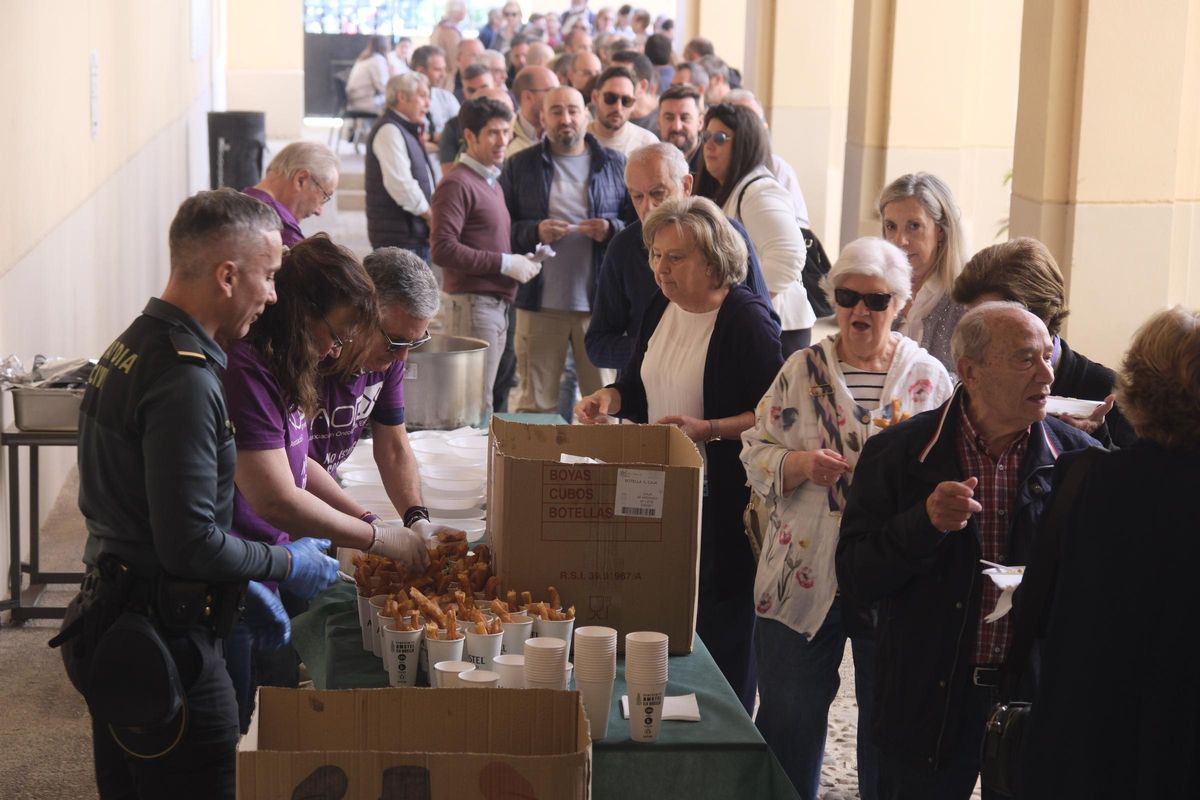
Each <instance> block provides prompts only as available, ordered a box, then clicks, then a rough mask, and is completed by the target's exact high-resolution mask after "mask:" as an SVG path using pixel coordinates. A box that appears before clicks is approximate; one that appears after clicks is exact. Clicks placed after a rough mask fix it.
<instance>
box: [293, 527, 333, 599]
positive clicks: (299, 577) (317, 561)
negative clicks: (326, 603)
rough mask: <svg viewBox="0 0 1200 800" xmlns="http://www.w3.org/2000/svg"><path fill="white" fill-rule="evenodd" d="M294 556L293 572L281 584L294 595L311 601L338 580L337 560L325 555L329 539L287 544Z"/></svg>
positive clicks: (310, 539) (304, 540) (303, 540)
mask: <svg viewBox="0 0 1200 800" xmlns="http://www.w3.org/2000/svg"><path fill="white" fill-rule="evenodd" d="M284 548H286V549H287V551H288V552H289V553H291V554H292V571H291V573H290V574H289V575H288V576H287V580H285V581H284V582H283V583H281V584H280V586H281V587H282V588H285V589H287V590H288V591H289V592H291V593H292V594H294V595H297V596H299V597H302V598H304V599H305V600H311V599H312V598H314V597H316V596H317V595H319V594H320V593H321V592H323V591H325V590H326V589H328V588H329V587H330V585H331V584H332V583H333V582H334V581H336V580H337V573H338V562H337V559H334V558H330V557H329V556H327V555H325V551H326V550H328V549H329V540H328V539H313V538H305V539H300V540H299V541H296V542H292V543H291V544H285V545H284Z"/></svg>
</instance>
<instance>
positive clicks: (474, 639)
mask: <svg viewBox="0 0 1200 800" xmlns="http://www.w3.org/2000/svg"><path fill="white" fill-rule="evenodd" d="M503 638H504V634H503V633H475V631H467V644H466V647H465V652H466V656H465V657H464V658H463V660H464V661H470V662H471V663H472V664H474V665H475V666H476V667H478V668H479V669H484V670H487V669H491V668H492V659H494V658H495V657H496V656H498V655H500V647H501V645H502V643H503V642H502V639H503Z"/></svg>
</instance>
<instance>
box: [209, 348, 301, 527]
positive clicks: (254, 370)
mask: <svg viewBox="0 0 1200 800" xmlns="http://www.w3.org/2000/svg"><path fill="white" fill-rule="evenodd" d="M228 353H229V365H228V366H227V367H226V368H225V374H224V376H223V381H224V383H225V399H226V402H227V403H228V404H229V418H230V420H232V421H233V424H234V427H235V433H234V440H235V441H236V442H237V449H238V450H278V449H280V448H283V449H284V450H285V451H286V452H287V460H288V466H290V467H291V469H292V477H293V478H294V479H295V481H296V486H297V488H300V489H303V488H304V487H305V485H306V484H307V483H308V469H307V465H308V423H307V422H306V421H305V419H304V414H303V413H301V411H300V409H299V408H297V407H296V406H295V405H294V404H293V403H292V402H291V401H289V400H287V399H286V398H285V397H284V396H283V389H282V388H281V387H280V385H279V382H278V381H277V380H275V376H274V375H272V374H271V371H270V370H269V369H268V367H267V365H266V363H265V362H264V361H263V358H262V354H261V353H259V352H258V350H257V348H255V347H254V345H252V344H249V343H248V342H244V341H237V342H233V343H232V344H231V345H230V346H229V348H228ZM232 533H233V534H234V535H235V536H239V537H241V538H243V539H252V540H254V541H259V542H267V543H268V544H287V543H288V542H289V541H291V539H290V538H289V537H288V535H287V534H286V533H284V532H283V531H281V530H279V529H278V528H276V527H274V526H273V525H271V524H270V523H268V522H267V521H266V520H264V519H263V518H262V517H260V516H258V515H257V514H255V513H254V511H253V509H251V508H250V504H249V503H248V502H247V501H246V498H245V497H243V496H242V492H241V490H237V491H235V492H234V496H233V530H232Z"/></svg>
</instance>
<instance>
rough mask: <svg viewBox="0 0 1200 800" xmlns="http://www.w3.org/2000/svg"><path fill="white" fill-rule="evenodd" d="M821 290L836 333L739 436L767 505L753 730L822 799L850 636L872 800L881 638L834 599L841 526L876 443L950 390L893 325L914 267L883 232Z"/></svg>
mask: <svg viewBox="0 0 1200 800" xmlns="http://www.w3.org/2000/svg"><path fill="white" fill-rule="evenodd" d="M824 284H825V287H826V290H827V291H828V292H829V294H830V295H831V298H830V299H831V300H832V301H833V302H834V304H835V308H836V317H837V324H838V332H837V333H836V334H833V335H831V336H829V337H827V338H826V339H824V340H822V341H820V342H818V343H817V344H815V345H813V346H811V347H808V348H805V349H803V350H800V351H798V352H796V353H794V354H793V355H792V356H791V357H790V358H789V359H788V360H787V362H786V363H785V364H784V365H783V369H782V370H780V372H779V375H778V376H777V377H776V378H775V382H774V383H773V384H772V385H771V387H770V389H768V390H767V393H766V394H765V395H764V396H763V398H762V400H761V401H760V402H759V404H758V407H757V409H756V410H755V416H754V427H752V428H751V429H749V430H747V431H746V432H745V433H743V434H742V463H743V465H744V466H745V468H746V476H747V478H748V479H749V482H750V486H751V487H752V488H753V489H754V491H755V492H757V493H758V494H759V495H760V496H761V497H763V498H764V499H765V500H766V503H765V506H766V509H767V511H768V515H767V517H768V518H767V519H766V520H764V524H763V526H762V527H763V530H764V536H763V543H762V553H761V555H760V557H759V560H758V569H757V572H756V574H755V578H754V598H755V610H756V611H757V613H758V622H757V625H756V626H755V632H754V645H755V653H756V656H757V659H758V691H759V698H760V705H759V709H758V717H757V719H756V723H755V724H756V725H757V726H758V728H759V730H760V731H761V732H762V735H763V738H764V739H766V741H767V744H769V745H770V746H771V749H772V750H773V751H774V752H775V755H776V757H777V758H778V759H779V762H780V764H782V766H783V768H784V770H785V771H786V772H787V774H788V776H789V777H790V778H791V779H792V783H793V784H794V785H795V787H796V789H797V791H798V792H799V793H800V796H801V797H803V798H815V797H816V796H817V786H818V783H819V781H820V776H821V762H822V760H823V758H824V755H825V733H826V728H827V721H828V716H829V705H830V703H831V702H832V701H833V697H834V695H835V694H836V693H837V689H838V682H839V681H838V667H839V665H840V664H841V661H842V653H843V652H844V650H845V647H846V639H847V638H849V639H850V643H851V648H852V651H853V655H854V676H855V693H856V695H857V697H858V710H859V711H858V736H859V738H858V775H859V788H860V791H861V793H862V797H863V798H864V800H873V798H875V797H876V795H875V776H876V774H877V760H876V756H875V753H874V748H873V747H872V746H871V745H870V744H868V743H867V736H868V728H869V726H870V719H871V695H872V682H873V674H874V667H873V662H874V639H873V634H872V631H871V626H870V623H869V621H866V619H869V618H866V619H864V618H865V617H866V614H865V610H864V609H860V608H858V607H856V606H855V605H854V604H853V602H852V600H851V599H850V598H847V597H844V596H840V595H839V594H838V587H837V579H836V577H835V575H834V553H835V550H836V548H837V539H838V526H839V524H840V522H841V512H842V509H843V507H844V506H845V502H846V495H847V493H848V491H849V487H850V481H851V479H852V477H853V470H854V465H855V464H856V463H857V461H858V455H859V454H860V453H861V452H862V448H863V445H864V444H865V442H866V440H867V439H868V438H869V437H870V436H871V435H873V434H874V433H876V432H878V431H880V430H882V429H883V428H885V427H888V426H890V425H895V424H897V423H899V422H901V421H903V419H905V418H906V417H908V416H911V415H914V414H917V413H920V412H922V411H927V410H929V409H932V408H937V407H938V406H939V405H941V403H942V402H943V401H945V399H946V398H947V397H949V396H950V394H951V392H952V391H953V386H952V384H951V382H950V377H949V375H948V374H947V372H946V369H945V367H943V366H942V364H941V362H939V361H938V360H937V359H936V358H934V357H933V356H931V355H930V354H929V353H927V352H926V351H925V350H923V349H921V347H920V345H918V344H917V343H916V342H914V341H913V340H912V339H909V338H907V337H905V336H903V335H902V334H900V333H896V332H893V331H892V323H893V322H894V320H895V318H896V313H897V312H898V311H899V310H900V309H901V308H903V307H904V305H905V304H906V303H907V302H908V300H909V297H910V295H911V292H912V269H911V267H910V266H909V263H908V260H907V259H906V258H905V255H904V253H903V252H902V251H901V250H900V249H899V248H897V247H896V246H894V245H892V244H889V243H888V242H885V241H884V240H882V239H878V238H874V237H866V238H862V239H858V240H856V241H854V242H851V243H850V244H849V245H847V246H846V249H845V250H843V251H842V254H841V256H840V257H839V258H838V260H837V262H836V263H835V264H834V265H833V268H832V269H831V270H830V272H829V274H828V275H827V276H826V277H825V279H824Z"/></svg>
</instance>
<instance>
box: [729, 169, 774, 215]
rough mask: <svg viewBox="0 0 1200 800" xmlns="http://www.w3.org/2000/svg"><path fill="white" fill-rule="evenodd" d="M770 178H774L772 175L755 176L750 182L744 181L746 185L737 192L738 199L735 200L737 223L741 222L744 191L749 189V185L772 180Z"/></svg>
mask: <svg viewBox="0 0 1200 800" xmlns="http://www.w3.org/2000/svg"><path fill="white" fill-rule="evenodd" d="M772 177H774V176H772V175H757V176H755V177H753V178H751V179H750V180H748V181H746V185H745V186H743V187H742V190H741V191H740V192H738V199H737V221H738V222H741V221H742V198H743V197H745V196H746V190H747V189H749V188H750V184H752V183H758V182H759V181H761V180H765V179H767V178H772Z"/></svg>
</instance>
